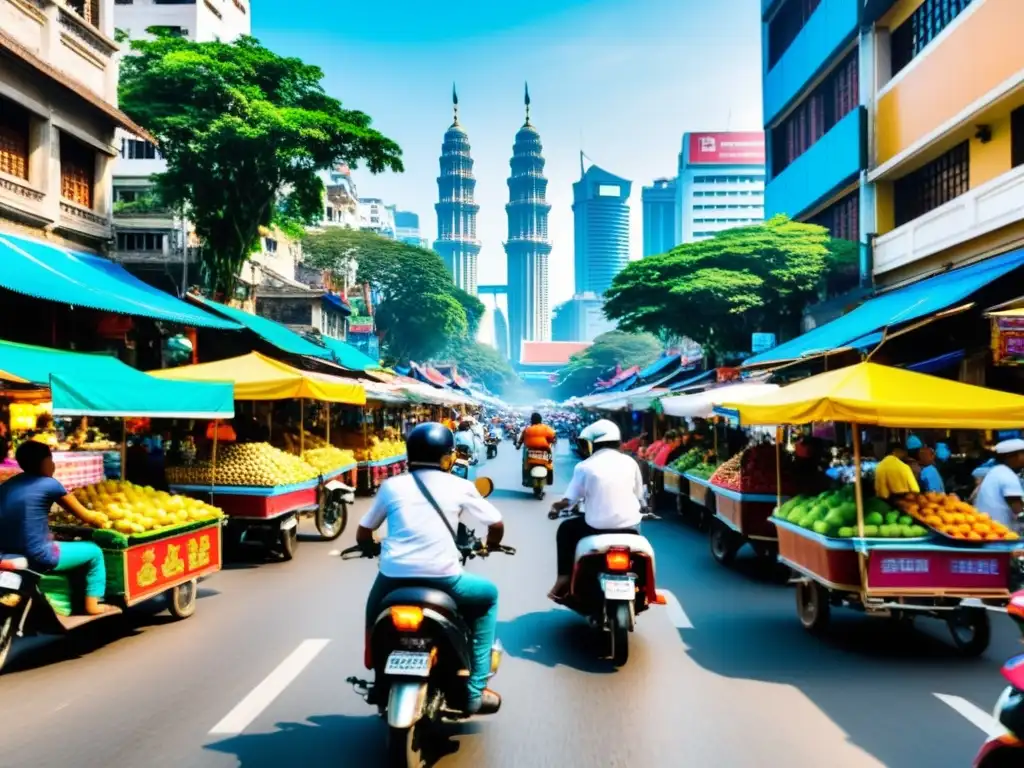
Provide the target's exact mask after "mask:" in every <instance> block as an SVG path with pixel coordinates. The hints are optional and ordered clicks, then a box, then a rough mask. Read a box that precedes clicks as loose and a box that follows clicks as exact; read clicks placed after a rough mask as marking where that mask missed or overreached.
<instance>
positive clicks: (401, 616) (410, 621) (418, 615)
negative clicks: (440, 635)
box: [391, 605, 423, 632]
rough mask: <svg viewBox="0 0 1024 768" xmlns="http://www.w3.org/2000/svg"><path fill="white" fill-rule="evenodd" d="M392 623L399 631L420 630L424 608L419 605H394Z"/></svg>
mask: <svg viewBox="0 0 1024 768" xmlns="http://www.w3.org/2000/svg"><path fill="white" fill-rule="evenodd" d="M391 623H392V624H394V626H395V629H397V630H398V631H399V632H419V629H420V625H421V624H422V623H423V609H422V608H420V607H419V606H417V605H395V606H392V608H391Z"/></svg>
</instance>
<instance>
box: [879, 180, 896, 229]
mask: <svg viewBox="0 0 1024 768" xmlns="http://www.w3.org/2000/svg"><path fill="white" fill-rule="evenodd" d="M893 200H894V198H893V192H892V182H891V181H879V182H877V183H876V184H875V230H876V231H877V232H878V234H879V235H884V234H885V233H886V232H892V231H893V230H894V229H895V228H896V207H895V204H894V202H893Z"/></svg>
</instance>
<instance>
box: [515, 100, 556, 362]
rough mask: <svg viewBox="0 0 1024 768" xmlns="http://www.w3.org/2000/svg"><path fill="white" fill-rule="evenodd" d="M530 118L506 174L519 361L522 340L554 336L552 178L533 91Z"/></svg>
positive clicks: (517, 140)
mask: <svg viewBox="0 0 1024 768" xmlns="http://www.w3.org/2000/svg"><path fill="white" fill-rule="evenodd" d="M524 103H525V105H526V121H525V122H524V123H523V127H522V128H520V129H519V132H518V133H517V134H516V138H515V143H514V144H513V147H512V160H511V161H510V162H509V165H510V166H511V169H512V171H511V175H510V176H509V179H508V198H509V202H508V205H506V206H505V211H506V213H507V214H508V241H507V242H506V243H505V255H506V257H507V259H508V278H507V282H508V326H509V356H510V357H511V359H512V361H513V362H515V363H518V362H519V356H520V350H521V349H522V342H524V341H550V339H551V308H550V307H549V306H548V256H549V255H550V254H551V243H549V242H548V213H549V212H550V211H551V206H550V205H548V203H547V188H548V180H547V179H546V178H544V156H543V147H542V145H541V141H540V134H538V133H537V129H536V128H534V127H533V124H532V123H531V122H530V91H529V89H526V91H525V95H524Z"/></svg>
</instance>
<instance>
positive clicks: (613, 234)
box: [572, 152, 633, 296]
mask: <svg viewBox="0 0 1024 768" xmlns="http://www.w3.org/2000/svg"><path fill="white" fill-rule="evenodd" d="M580 172H581V177H580V180H579V181H577V182H576V183H575V184H573V185H572V199H573V203H572V213H573V221H574V223H575V234H576V236H575V263H576V293H577V294H583V293H593V294H596V295H597V296H603V295H604V292H605V291H607V290H608V288H609V287H610V286H611V284H612V280H613V279H614V278H615V276H616V275H617V274H619V272H621V271H622V268H623V267H625V266H626V263H627V262H628V261H629V202H628V201H629V194H630V190H631V189H632V186H633V182H631V181H626V180H625V179H623V178H621V177H619V176H616V175H615V174H613V173H609V172H608V171H606V170H604V169H603V168H599V167H598V166H596V165H591V166H590V168H588V169H587V170H586V171H585V172H584V171H583V153H582V152H581V153H580Z"/></svg>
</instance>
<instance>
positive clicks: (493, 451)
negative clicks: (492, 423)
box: [484, 433, 501, 459]
mask: <svg viewBox="0 0 1024 768" xmlns="http://www.w3.org/2000/svg"><path fill="white" fill-rule="evenodd" d="M484 443H485V445H486V446H487V458H488V459H493V458H496V457H497V455H498V445H499V444H500V443H501V438H500V437H498V436H497V435H496V434H494V433H491V434H489V435H487V439H486V440H485V441H484Z"/></svg>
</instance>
